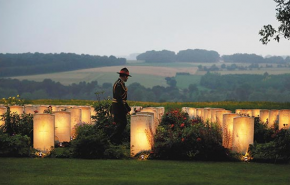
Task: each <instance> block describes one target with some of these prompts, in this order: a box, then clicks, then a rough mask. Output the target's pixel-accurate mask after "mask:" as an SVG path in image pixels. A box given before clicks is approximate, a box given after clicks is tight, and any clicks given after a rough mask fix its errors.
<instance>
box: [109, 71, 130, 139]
mask: <svg viewBox="0 0 290 185" xmlns="http://www.w3.org/2000/svg"><path fill="white" fill-rule="evenodd" d="M117 73H118V74H119V79H118V80H117V81H116V82H115V84H114V85H113V102H112V114H113V117H114V122H115V123H116V128H115V130H114V132H113V134H112V135H111V137H110V140H111V142H112V143H114V144H120V143H121V142H122V133H123V131H124V129H125V128H126V125H127V114H128V113H129V112H130V111H131V108H130V106H129V105H128V104H127V101H126V100H127V91H128V89H127V87H126V86H125V82H127V80H128V77H129V76H130V77H131V75H130V74H129V70H128V69H127V68H123V69H121V70H120V72H117Z"/></svg>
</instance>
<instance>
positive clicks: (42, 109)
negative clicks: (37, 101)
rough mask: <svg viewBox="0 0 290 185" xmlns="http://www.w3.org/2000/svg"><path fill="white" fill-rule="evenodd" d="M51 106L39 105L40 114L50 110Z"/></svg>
mask: <svg viewBox="0 0 290 185" xmlns="http://www.w3.org/2000/svg"><path fill="white" fill-rule="evenodd" d="M48 107H49V105H39V106H37V111H38V113H40V114H41V113H44V111H45V110H48Z"/></svg>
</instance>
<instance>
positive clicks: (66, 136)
mask: <svg viewBox="0 0 290 185" xmlns="http://www.w3.org/2000/svg"><path fill="white" fill-rule="evenodd" d="M47 107H48V106H45V105H43V106H34V105H27V106H11V107H10V111H11V112H16V113H18V114H21V113H22V112H25V113H31V114H34V117H33V123H34V125H33V132H34V133H33V134H34V141H33V146H34V148H35V149H38V150H40V151H42V152H47V151H49V150H50V149H51V147H53V146H54V142H55V136H56V137H57V138H58V140H59V142H65V141H70V139H71V136H72V134H73V133H74V126H75V125H76V124H78V123H82V122H85V123H91V115H95V112H94V109H93V107H90V106H52V110H56V111H53V112H52V114H44V113H42V112H43V111H44V110H46V109H47ZM136 110H137V111H136ZM6 111H7V109H6V107H0V115H2V114H4V113H5V112H6ZM35 111H38V112H39V113H36V114H35ZM135 111H136V112H135ZM182 111H184V112H187V113H188V114H189V116H190V117H191V118H194V117H200V118H201V119H202V120H203V121H210V122H216V123H218V124H219V126H220V128H221V129H222V135H223V146H224V147H226V148H229V149H231V150H232V151H235V152H238V153H242V154H245V153H246V152H247V150H248V146H249V144H253V142H254V117H260V119H261V121H262V122H265V123H268V126H269V127H271V126H273V124H274V122H278V123H279V128H284V129H285V128H286V129H289V125H290V124H289V121H290V110H286V109H285V110H263V109H236V111H235V113H232V112H231V111H229V110H225V109H222V108H192V107H183V108H182ZM133 113H134V114H133ZM131 114H132V115H131V137H130V138H131V141H130V150H131V154H132V155H135V154H137V153H138V152H140V151H143V150H150V149H151V148H152V145H153V142H154V141H153V138H154V135H155V133H156V128H157V127H158V125H159V123H160V121H161V118H162V116H163V114H164V107H146V108H142V107H135V106H133V107H132V112H131ZM1 124H3V122H2V123H1V122H0V125H1Z"/></svg>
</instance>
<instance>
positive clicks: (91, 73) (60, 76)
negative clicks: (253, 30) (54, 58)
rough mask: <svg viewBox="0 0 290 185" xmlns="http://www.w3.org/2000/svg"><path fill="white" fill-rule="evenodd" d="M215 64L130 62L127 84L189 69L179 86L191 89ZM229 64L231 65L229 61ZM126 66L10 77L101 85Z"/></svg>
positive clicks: (161, 80)
mask: <svg viewBox="0 0 290 185" xmlns="http://www.w3.org/2000/svg"><path fill="white" fill-rule="evenodd" d="M213 64H215V65H216V66H218V67H220V66H221V65H222V63H162V64H150V63H144V62H140V61H128V63H127V65H126V66H127V67H128V69H129V70H130V74H131V75H132V76H133V77H132V78H130V79H129V80H128V82H127V85H130V84H132V83H135V82H137V83H140V84H142V85H143V86H145V87H149V88H152V87H153V86H157V85H160V86H167V84H166V80H165V77H174V76H175V75H176V73H180V72H185V73H189V74H190V75H187V76H183V77H180V76H178V77H176V80H177V86H178V87H179V88H187V87H188V85H190V84H199V80H200V78H201V76H202V75H204V74H205V73H206V71H199V70H198V66H199V65H202V66H207V67H210V66H212V65H213ZM226 65H231V64H229V63H226ZM237 65H238V66H245V65H249V64H237ZM122 67H124V66H112V67H100V68H91V69H82V70H76V71H68V72H60V73H50V74H40V75H29V76H15V77H10V78H13V79H19V80H24V79H26V80H32V81H37V82H41V81H43V80H44V79H52V80H53V81H56V82H60V83H62V84H64V85H69V84H72V83H79V82H82V81H85V82H91V81H94V80H97V81H98V83H99V84H100V85H102V84H103V83H111V84H113V83H114V82H115V80H116V79H117V78H118V74H117V73H116V72H118V71H119V70H120V69H121V68H122ZM265 72H268V73H269V74H274V75H275V74H284V73H289V68H277V66H275V65H274V67H273V68H265V67H263V68H260V69H253V70H241V71H240V70H235V71H227V70H224V71H218V73H220V74H222V75H226V74H264V73H265Z"/></svg>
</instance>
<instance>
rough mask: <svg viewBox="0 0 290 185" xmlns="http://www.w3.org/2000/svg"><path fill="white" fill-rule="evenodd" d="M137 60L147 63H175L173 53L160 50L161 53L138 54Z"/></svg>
mask: <svg viewBox="0 0 290 185" xmlns="http://www.w3.org/2000/svg"><path fill="white" fill-rule="evenodd" d="M136 58H137V60H144V61H145V62H148V63H167V62H175V53H174V52H173V51H168V50H162V51H155V50H152V51H146V52H145V53H142V54H139V55H138V56H137V57H136Z"/></svg>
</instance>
